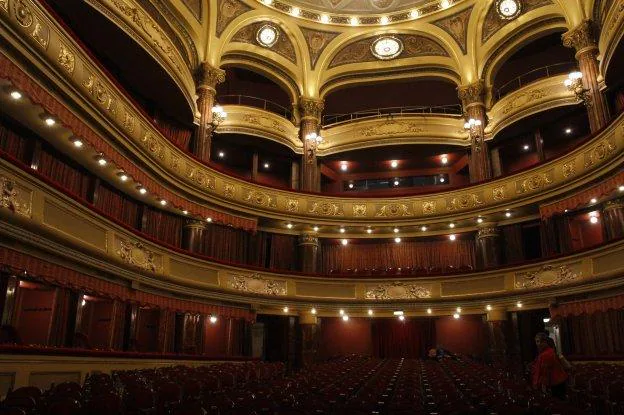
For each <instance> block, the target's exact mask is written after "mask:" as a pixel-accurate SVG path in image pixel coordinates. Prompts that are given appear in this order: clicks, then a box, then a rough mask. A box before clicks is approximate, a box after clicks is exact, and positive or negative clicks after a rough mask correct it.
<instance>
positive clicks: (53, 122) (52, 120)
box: [43, 117, 56, 127]
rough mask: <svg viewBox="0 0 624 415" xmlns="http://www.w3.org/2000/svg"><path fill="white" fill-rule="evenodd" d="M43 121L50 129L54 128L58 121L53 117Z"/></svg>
mask: <svg viewBox="0 0 624 415" xmlns="http://www.w3.org/2000/svg"><path fill="white" fill-rule="evenodd" d="M43 121H44V122H45V123H46V125H47V126H48V127H52V126H53V125H54V124H56V121H55V120H54V118H52V117H46V118H45V119H44V120H43Z"/></svg>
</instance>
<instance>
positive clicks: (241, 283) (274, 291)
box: [227, 274, 286, 296]
mask: <svg viewBox="0 0 624 415" xmlns="http://www.w3.org/2000/svg"><path fill="white" fill-rule="evenodd" d="M227 286H228V288H230V289H232V290H236V291H242V292H246V293H252V294H263V295H274V296H283V295H286V281H283V280H273V279H268V278H264V277H261V276H260V275H259V274H252V275H232V276H231V277H229V278H228V281H227Z"/></svg>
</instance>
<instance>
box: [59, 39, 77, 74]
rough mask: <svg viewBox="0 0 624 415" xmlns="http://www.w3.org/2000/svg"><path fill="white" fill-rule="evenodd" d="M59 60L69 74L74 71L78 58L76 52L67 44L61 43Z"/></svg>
mask: <svg viewBox="0 0 624 415" xmlns="http://www.w3.org/2000/svg"><path fill="white" fill-rule="evenodd" d="M58 62H59V64H60V65H61V66H62V67H63V69H65V70H66V71H67V72H68V73H69V74H73V73H74V68H75V66H76V58H75V57H74V54H73V53H72V52H71V51H70V50H69V49H68V48H67V46H65V45H63V44H61V49H60V52H59V56H58Z"/></svg>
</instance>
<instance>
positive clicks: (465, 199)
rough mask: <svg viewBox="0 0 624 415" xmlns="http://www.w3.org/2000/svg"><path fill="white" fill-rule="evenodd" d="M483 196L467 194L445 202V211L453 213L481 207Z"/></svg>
mask: <svg viewBox="0 0 624 415" xmlns="http://www.w3.org/2000/svg"><path fill="white" fill-rule="evenodd" d="M483 200H484V199H483V195H479V194H475V193H469V194H464V195H461V196H459V197H453V198H450V199H448V200H447V202H446V210H448V211H449V212H455V211H458V210H464V209H473V208H476V207H479V206H482V205H483Z"/></svg>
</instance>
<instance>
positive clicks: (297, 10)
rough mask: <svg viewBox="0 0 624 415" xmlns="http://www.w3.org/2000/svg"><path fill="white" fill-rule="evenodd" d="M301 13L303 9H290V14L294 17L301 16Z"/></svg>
mask: <svg viewBox="0 0 624 415" xmlns="http://www.w3.org/2000/svg"><path fill="white" fill-rule="evenodd" d="M300 13H301V9H300V8H299V7H293V8H291V9H290V14H292V15H293V16H295V17H296V16H299V14H300Z"/></svg>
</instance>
